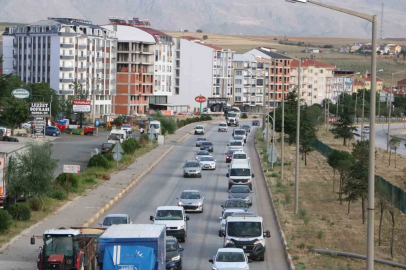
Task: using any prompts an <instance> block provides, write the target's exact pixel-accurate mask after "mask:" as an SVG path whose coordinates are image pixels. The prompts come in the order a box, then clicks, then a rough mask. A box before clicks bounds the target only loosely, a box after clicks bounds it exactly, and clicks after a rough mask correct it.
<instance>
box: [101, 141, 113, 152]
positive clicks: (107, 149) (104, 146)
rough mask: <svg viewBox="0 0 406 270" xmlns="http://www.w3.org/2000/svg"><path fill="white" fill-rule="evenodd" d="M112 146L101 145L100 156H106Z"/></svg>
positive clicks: (109, 144) (110, 144)
mask: <svg viewBox="0 0 406 270" xmlns="http://www.w3.org/2000/svg"><path fill="white" fill-rule="evenodd" d="M113 146H114V144H112V143H103V145H102V148H101V153H102V154H107V153H108V152H110V149H111V148H112V147H113Z"/></svg>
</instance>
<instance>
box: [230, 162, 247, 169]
mask: <svg viewBox="0 0 406 270" xmlns="http://www.w3.org/2000/svg"><path fill="white" fill-rule="evenodd" d="M231 168H232V169H233V168H234V169H249V168H250V165H249V163H248V162H240V163H235V162H234V163H232V164H231Z"/></svg>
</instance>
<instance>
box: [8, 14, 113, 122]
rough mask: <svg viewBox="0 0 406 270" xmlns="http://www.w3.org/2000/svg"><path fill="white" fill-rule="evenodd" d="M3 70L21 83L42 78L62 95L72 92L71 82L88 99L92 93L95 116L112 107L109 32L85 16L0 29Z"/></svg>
mask: <svg viewBox="0 0 406 270" xmlns="http://www.w3.org/2000/svg"><path fill="white" fill-rule="evenodd" d="M3 43H4V44H3V45H4V48H3V54H4V65H3V66H4V73H5V74H11V73H14V74H16V75H18V76H19V77H20V78H21V80H22V81H23V82H25V83H40V82H45V83H48V84H49V85H50V87H51V88H52V89H54V90H55V91H56V93H57V94H58V95H59V96H60V97H61V98H62V99H64V98H67V97H69V96H74V95H77V94H79V93H75V92H74V85H73V84H74V83H78V84H79V85H81V86H82V89H83V90H84V91H86V94H87V96H88V98H89V99H91V95H93V93H94V94H95V95H96V101H95V112H96V113H95V114H96V116H100V115H104V114H109V113H110V112H111V97H112V95H114V94H115V92H116V73H115V64H116V63H115V60H116V53H115V51H114V50H115V49H114V48H116V47H117V40H116V36H115V32H114V31H110V30H108V29H105V28H102V27H100V26H97V25H93V24H92V23H91V22H90V21H85V20H79V19H71V18H48V19H47V20H43V21H39V22H37V23H33V24H30V25H25V26H15V27H9V28H6V31H5V32H4V34H3Z"/></svg>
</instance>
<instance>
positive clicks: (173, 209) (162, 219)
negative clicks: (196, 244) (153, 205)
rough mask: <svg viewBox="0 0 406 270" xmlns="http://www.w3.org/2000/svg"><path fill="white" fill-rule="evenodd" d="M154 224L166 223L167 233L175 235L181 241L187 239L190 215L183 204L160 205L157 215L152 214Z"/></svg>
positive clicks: (151, 218)
mask: <svg viewBox="0 0 406 270" xmlns="http://www.w3.org/2000/svg"><path fill="white" fill-rule="evenodd" d="M150 220H151V221H153V222H154V224H163V225H166V235H167V236H173V237H176V238H177V239H179V240H180V241H181V242H185V241H186V237H187V226H188V225H187V221H188V220H189V216H187V215H186V214H185V209H184V208H183V207H182V206H159V207H158V208H157V209H156V213H155V216H150Z"/></svg>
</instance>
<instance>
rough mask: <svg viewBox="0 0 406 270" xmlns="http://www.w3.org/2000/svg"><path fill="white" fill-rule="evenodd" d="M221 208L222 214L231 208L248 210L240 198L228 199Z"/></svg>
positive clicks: (245, 203)
mask: <svg viewBox="0 0 406 270" xmlns="http://www.w3.org/2000/svg"><path fill="white" fill-rule="evenodd" d="M221 207H222V208H223V213H224V210H226V209H231V208H234V209H235V208H237V209H243V210H247V209H248V208H249V206H248V204H247V202H246V201H245V200H243V199H241V198H233V199H228V200H227V201H226V202H225V203H224V204H222V205H221Z"/></svg>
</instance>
